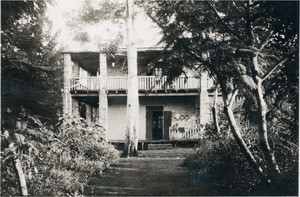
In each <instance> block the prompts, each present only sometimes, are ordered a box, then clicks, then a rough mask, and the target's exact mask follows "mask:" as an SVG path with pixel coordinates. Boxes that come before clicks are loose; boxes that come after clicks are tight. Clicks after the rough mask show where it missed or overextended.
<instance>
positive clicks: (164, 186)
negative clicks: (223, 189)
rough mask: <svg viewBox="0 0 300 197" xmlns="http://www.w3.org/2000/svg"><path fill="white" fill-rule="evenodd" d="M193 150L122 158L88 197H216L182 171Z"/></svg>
mask: <svg viewBox="0 0 300 197" xmlns="http://www.w3.org/2000/svg"><path fill="white" fill-rule="evenodd" d="M192 151H193V149H189V148H173V149H168V150H148V151H140V152H139V157H135V158H121V159H120V160H119V162H118V164H116V165H114V166H112V167H111V168H110V169H109V170H107V171H106V172H104V173H103V174H102V175H101V176H98V177H95V178H94V179H93V180H92V181H91V183H90V184H89V187H88V188H87V189H86V192H85V194H86V195H87V196H109V195H111V196H136V195H138V196H146V195H154V196H175V195H177V196H178V195H179V196H186V195H188V196H192V195H197V196H201V195H214V194H213V193H212V191H211V189H210V186H209V185H204V184H203V183H200V180H197V178H196V177H195V176H193V175H192V174H191V173H190V171H188V170H186V169H184V168H183V167H181V164H182V162H183V160H184V156H185V155H186V154H190V153H191V152H192Z"/></svg>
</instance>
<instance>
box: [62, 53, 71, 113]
mask: <svg viewBox="0 0 300 197" xmlns="http://www.w3.org/2000/svg"><path fill="white" fill-rule="evenodd" d="M71 75H72V60H71V54H69V53H66V54H64V93H63V113H64V114H69V115H72V98H71V93H70V85H71V83H70V80H71Z"/></svg>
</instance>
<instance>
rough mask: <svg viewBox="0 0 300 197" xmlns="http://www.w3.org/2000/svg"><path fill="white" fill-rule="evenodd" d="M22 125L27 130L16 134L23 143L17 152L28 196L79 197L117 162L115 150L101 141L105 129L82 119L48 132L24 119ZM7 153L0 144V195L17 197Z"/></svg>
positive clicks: (67, 119)
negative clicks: (93, 178)
mask: <svg viewBox="0 0 300 197" xmlns="http://www.w3.org/2000/svg"><path fill="white" fill-rule="evenodd" d="M22 124H24V125H25V124H26V126H25V127H23V129H22V131H18V132H22V134H23V135H22V136H24V138H22V139H24V140H23V142H22V143H20V144H18V147H17V150H18V155H20V160H21V161H22V168H23V171H24V173H25V176H26V181H27V187H28V193H29V194H30V195H35V196H66V195H72V196H74V195H75V196H77V195H82V194H83V193H84V188H85V187H86V184H87V183H88V182H89V180H90V179H91V178H92V176H95V175H97V174H98V173H101V172H102V171H103V170H105V169H106V168H107V167H108V166H109V165H111V164H113V163H114V162H116V161H117V159H118V152H117V151H116V149H115V148H114V147H113V146H112V145H110V144H109V143H108V142H106V141H105V140H104V132H105V131H104V129H103V128H102V127H100V126H99V125H96V124H93V123H87V122H86V121H85V120H84V119H81V118H76V117H70V116H64V117H61V118H60V119H59V122H58V124H57V125H56V126H55V128H52V129H50V128H46V127H45V126H44V125H43V124H42V123H41V122H40V121H39V119H38V118H36V117H32V116H27V117H25V118H23V120H22ZM13 132H16V131H11V133H13ZM3 136H4V135H3V134H2V138H3ZM2 140H3V139H2ZM28 145H30V147H29V146H28ZM27 146H28V147H27ZM7 149H8V148H7V147H5V144H4V143H2V144H1V150H2V152H1V157H3V158H5V159H4V160H1V171H2V177H1V184H2V188H1V191H2V195H12V196H18V195H20V193H19V191H18V190H17V188H18V187H19V185H18V180H17V178H16V174H15V172H14V166H13V165H12V164H13V161H12V158H10V157H9V155H5V154H4V153H5V152H8V151H6V150H7ZM33 153H34V154H33Z"/></svg>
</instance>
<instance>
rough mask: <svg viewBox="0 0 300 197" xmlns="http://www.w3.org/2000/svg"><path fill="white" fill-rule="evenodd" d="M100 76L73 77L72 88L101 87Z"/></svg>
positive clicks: (90, 88)
mask: <svg viewBox="0 0 300 197" xmlns="http://www.w3.org/2000/svg"><path fill="white" fill-rule="evenodd" d="M98 81H99V80H98V77H73V78H71V81H70V90H91V91H97V90H98V89H99V83H98Z"/></svg>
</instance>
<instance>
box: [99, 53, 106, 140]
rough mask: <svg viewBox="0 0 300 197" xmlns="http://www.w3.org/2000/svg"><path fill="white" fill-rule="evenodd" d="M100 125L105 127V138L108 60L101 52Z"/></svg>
mask: <svg viewBox="0 0 300 197" xmlns="http://www.w3.org/2000/svg"><path fill="white" fill-rule="evenodd" d="M99 60H100V61H99V63H100V65H99V71H100V75H99V82H100V84H99V108H98V109H99V125H100V126H102V127H103V128H104V129H105V138H106V139H107V135H106V133H107V93H106V76H107V62H106V55H105V54H104V53H100V54H99Z"/></svg>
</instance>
